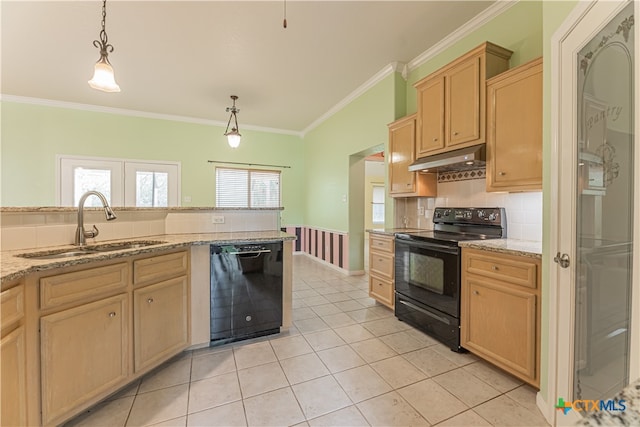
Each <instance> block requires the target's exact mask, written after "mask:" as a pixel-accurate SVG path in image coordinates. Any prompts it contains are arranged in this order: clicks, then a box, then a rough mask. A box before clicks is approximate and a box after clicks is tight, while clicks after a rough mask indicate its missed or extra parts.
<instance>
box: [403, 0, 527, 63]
mask: <svg viewBox="0 0 640 427" xmlns="http://www.w3.org/2000/svg"><path fill="white" fill-rule="evenodd" d="M518 1H519V0H498V1H496V2H495V3H493V4H492V5H491V6H489V7H488V8H486V9H485V10H484V11H482V13H480V14H479V15H476V16H475V17H473V18H472V19H471V20H469V21H467V22H466V23H465V24H464V25H463V26H461V27H460V28H458V29H457V30H455V31H454V32H452V33H451V34H449V35H448V36H447V37H445V38H444V39H442V40H440V41H439V42H438V43H436V44H434V45H433V46H431V47H430V48H429V49H427V50H425V51H424V52H422V53H421V54H420V55H418V56H416V57H415V58H414V59H412V60H411V61H409V62H408V63H407V68H408V72H411V71H413V70H415V69H416V68H418V67H419V66H421V65H422V64H424V63H425V62H427V61H429V60H431V59H433V57H435V56H436V55H438V54H439V53H441V52H443V51H445V50H447V49H448V48H450V47H451V46H453V45H454V44H455V43H457V42H459V41H460V40H462V39H463V38H464V37H466V36H468V35H469V34H471V33H472V32H474V31H476V30H477V29H479V28H480V27H482V26H483V25H484V24H486V23H487V22H489V21H491V20H492V19H494V18H496V17H497V16H498V15H500V14H502V13H504V12H506V11H507V10H508V9H509V8H511V6H513V5H515V4H516V3H518Z"/></svg>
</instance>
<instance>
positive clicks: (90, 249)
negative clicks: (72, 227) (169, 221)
mask: <svg viewBox="0 0 640 427" xmlns="http://www.w3.org/2000/svg"><path fill="white" fill-rule="evenodd" d="M162 243H166V242H162V241H159V240H139V241H131V242H119V243H105V244H102V245H91V246H82V247H75V248H70V249H60V250H56V251H46V252H33V253H26V254H19V255H17V256H19V257H21V258H30V259H57V258H71V257H76V256H82V255H90V254H97V253H101V252H112V251H122V250H126V249H139V248H144V247H147V246H153V245H159V244H162Z"/></svg>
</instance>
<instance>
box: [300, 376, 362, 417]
mask: <svg viewBox="0 0 640 427" xmlns="http://www.w3.org/2000/svg"><path fill="white" fill-rule="evenodd" d="M291 388H292V389H293V392H294V393H295V395H296V398H297V399H298V402H300V406H301V407H302V412H303V413H304V415H305V417H307V419H311V418H316V417H319V416H321V415H325V414H328V413H330V412H333V411H336V410H338V409H341V408H345V407H347V406H350V405H351V404H352V402H351V400H350V399H349V397H348V396H347V395H346V393H345V392H344V391H343V390H342V388H341V387H340V385H339V384H338V383H337V382H336V380H335V379H334V378H333V377H332V376H331V375H327V376H326V377H322V378H316V379H315V380H311V381H307V382H304V383H300V384H296V385H294V386H292V387H291Z"/></svg>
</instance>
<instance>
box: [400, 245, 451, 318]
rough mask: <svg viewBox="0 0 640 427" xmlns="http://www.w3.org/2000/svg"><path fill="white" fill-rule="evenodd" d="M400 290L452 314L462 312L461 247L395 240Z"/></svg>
mask: <svg viewBox="0 0 640 427" xmlns="http://www.w3.org/2000/svg"><path fill="white" fill-rule="evenodd" d="M395 248H396V249H395V252H396V258H395V286H396V292H398V293H400V294H402V295H405V296H407V297H409V298H411V299H413V300H416V301H419V302H421V303H422V304H425V305H427V306H429V307H432V308H435V309H436V310H439V311H441V312H443V313H446V314H448V315H450V316H453V317H456V318H459V317H460V316H459V312H460V248H458V247H453V246H447V245H443V244H438V243H431V242H423V241H415V240H404V239H399V238H396V241H395Z"/></svg>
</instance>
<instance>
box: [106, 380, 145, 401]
mask: <svg viewBox="0 0 640 427" xmlns="http://www.w3.org/2000/svg"><path fill="white" fill-rule="evenodd" d="M139 387H140V380H135V381H134V382H132V383H131V384H129V385H127V386H125V387H124V388H122V389H121V390H120V391H119V392H117V393H116V394H113V395H111V396H109V397H108V398H106V399H105V401H109V400H116V399H122V398H123V397H128V396H135V395H136V394H137V393H138V388H139Z"/></svg>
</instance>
